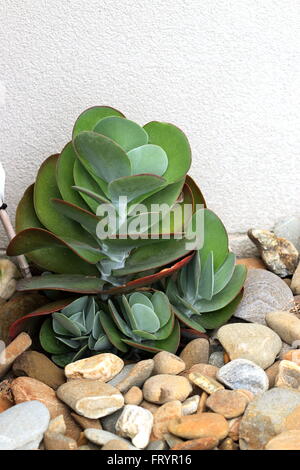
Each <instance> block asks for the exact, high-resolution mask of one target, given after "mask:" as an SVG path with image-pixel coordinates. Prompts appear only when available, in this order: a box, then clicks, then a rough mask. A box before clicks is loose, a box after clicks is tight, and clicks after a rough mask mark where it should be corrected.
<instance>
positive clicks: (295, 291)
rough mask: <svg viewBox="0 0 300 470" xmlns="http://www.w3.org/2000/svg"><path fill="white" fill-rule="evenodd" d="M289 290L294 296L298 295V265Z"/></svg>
mask: <svg viewBox="0 0 300 470" xmlns="http://www.w3.org/2000/svg"><path fill="white" fill-rule="evenodd" d="M291 289H292V291H293V294H294V295H299V294H300V263H299V264H298V267H297V269H296V271H295V272H294V275H293V278H292V282H291Z"/></svg>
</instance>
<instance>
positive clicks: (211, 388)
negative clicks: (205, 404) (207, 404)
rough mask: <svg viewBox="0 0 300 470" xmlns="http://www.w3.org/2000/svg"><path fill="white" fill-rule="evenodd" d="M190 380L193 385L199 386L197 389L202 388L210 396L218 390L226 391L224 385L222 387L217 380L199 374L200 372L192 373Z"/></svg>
mask: <svg viewBox="0 0 300 470" xmlns="http://www.w3.org/2000/svg"><path fill="white" fill-rule="evenodd" d="M189 379H190V381H191V382H192V383H193V384H195V385H197V387H200V388H201V389H202V390H204V391H205V392H206V393H208V394H209V395H210V394H211V393H214V392H216V391H217V390H223V389H224V387H223V385H221V384H220V383H219V382H217V381H216V380H215V379H212V378H211V377H209V376H207V375H203V374H199V372H193V373H191V374H190V375H189Z"/></svg>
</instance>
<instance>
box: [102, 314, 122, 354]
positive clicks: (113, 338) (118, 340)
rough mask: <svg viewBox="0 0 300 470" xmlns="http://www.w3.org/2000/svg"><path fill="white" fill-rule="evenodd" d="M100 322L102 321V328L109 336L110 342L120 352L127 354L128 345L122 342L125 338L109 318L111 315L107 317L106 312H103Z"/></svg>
mask: <svg viewBox="0 0 300 470" xmlns="http://www.w3.org/2000/svg"><path fill="white" fill-rule="evenodd" d="M100 321H101V325H102V328H103V330H104V331H105V333H106V334H107V337H108V338H109V340H110V342H111V343H112V344H113V345H114V346H115V347H116V348H117V349H118V350H119V351H122V352H127V351H128V348H127V346H126V344H124V342H123V341H122V338H123V337H122V335H121V334H120V332H119V331H118V330H117V328H116V327H115V324H114V322H113V321H112V319H111V318H110V317H109V315H107V314H106V313H104V312H101V316H100Z"/></svg>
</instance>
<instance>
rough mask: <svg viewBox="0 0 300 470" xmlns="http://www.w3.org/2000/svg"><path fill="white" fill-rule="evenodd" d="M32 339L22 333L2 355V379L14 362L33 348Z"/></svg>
mask: <svg viewBox="0 0 300 470" xmlns="http://www.w3.org/2000/svg"><path fill="white" fill-rule="evenodd" d="M31 343H32V341H31V338H30V336H29V335H28V334H27V333H20V334H19V335H18V336H17V337H16V338H15V339H14V340H13V341H12V342H11V343H10V344H9V345H8V346H6V348H5V349H3V350H2V351H1V353H0V377H3V376H4V375H5V374H6V372H7V371H8V370H9V369H10V367H11V365H12V364H13V362H14V361H15V360H16V359H17V357H18V356H20V355H21V354H22V353H23V352H24V351H26V349H28V348H29V347H30V346H31Z"/></svg>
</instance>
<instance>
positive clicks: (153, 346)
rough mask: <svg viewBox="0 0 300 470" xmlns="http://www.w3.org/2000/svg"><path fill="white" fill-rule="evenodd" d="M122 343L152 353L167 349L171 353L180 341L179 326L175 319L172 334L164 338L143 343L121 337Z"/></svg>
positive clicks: (175, 349)
mask: <svg viewBox="0 0 300 470" xmlns="http://www.w3.org/2000/svg"><path fill="white" fill-rule="evenodd" d="M123 341H124V343H126V344H128V345H129V346H131V347H134V348H137V349H143V350H145V351H149V352H152V353H156V352H159V351H169V352H171V353H173V354H175V353H176V351H177V349H178V346H179V341H180V327H179V323H178V322H177V321H176V322H175V324H174V328H173V331H172V334H171V335H170V336H169V337H168V338H167V339H164V340H161V341H147V342H145V343H137V342H134V341H131V340H128V339H123Z"/></svg>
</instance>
